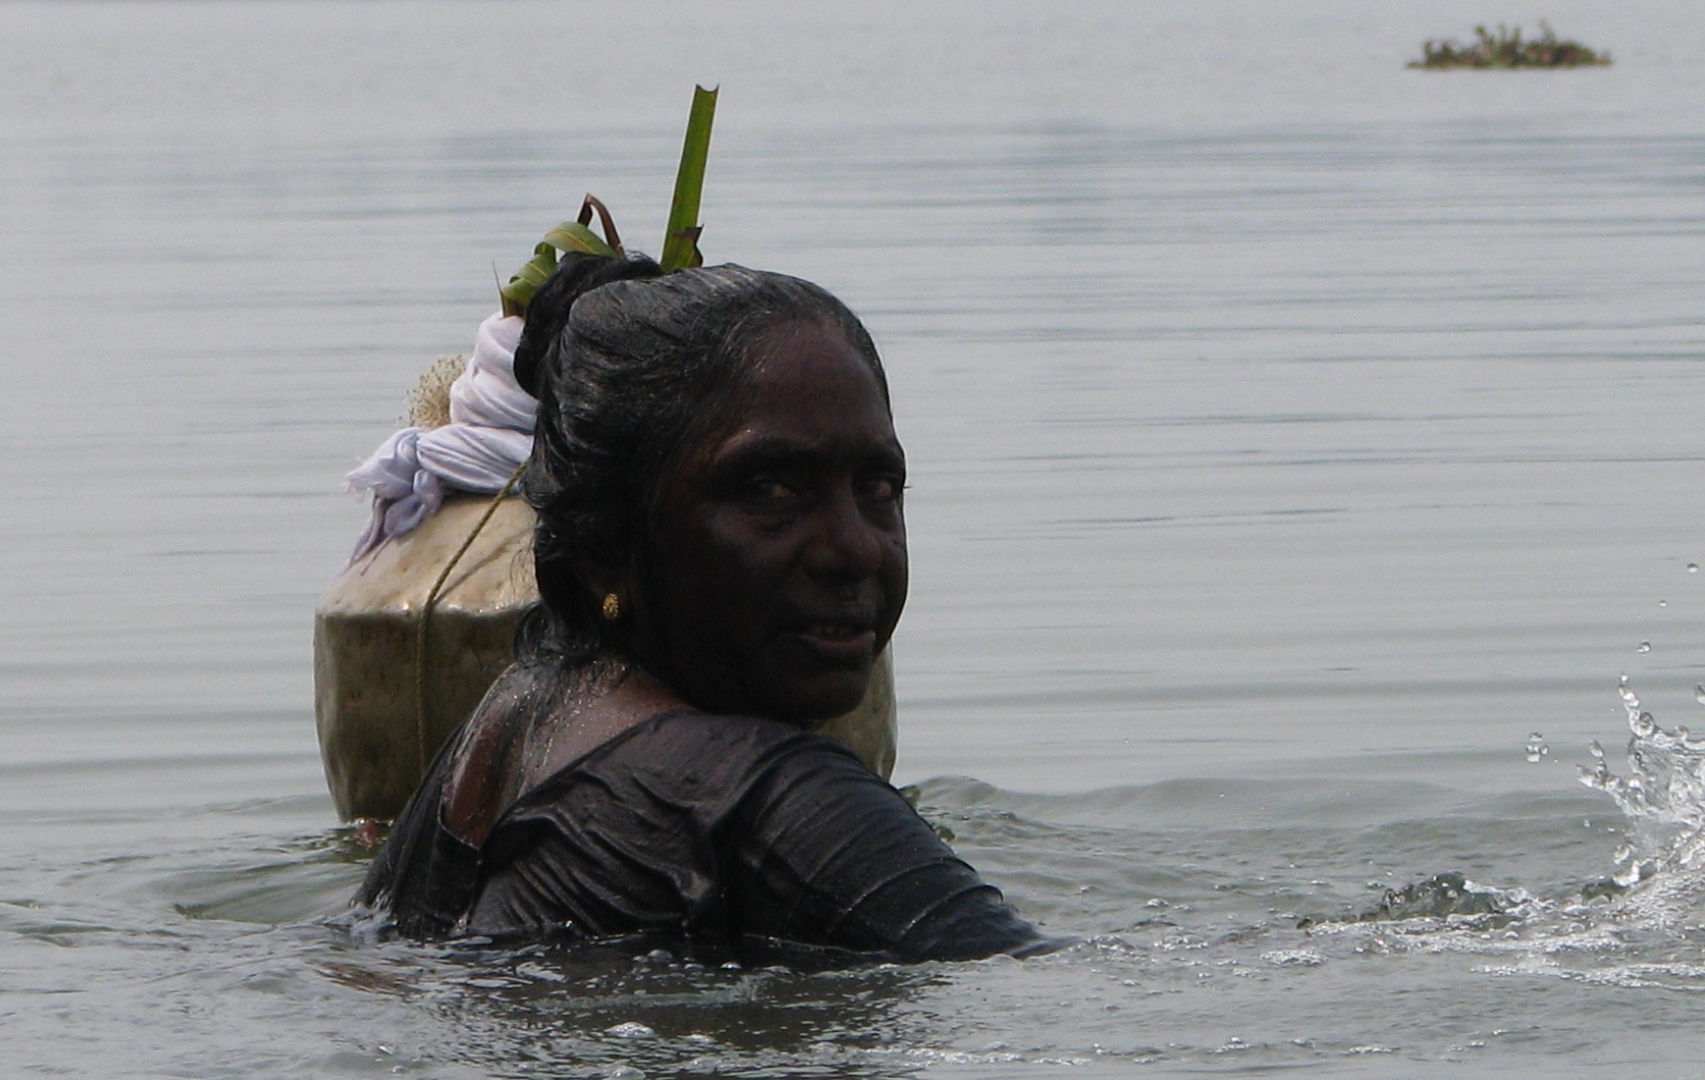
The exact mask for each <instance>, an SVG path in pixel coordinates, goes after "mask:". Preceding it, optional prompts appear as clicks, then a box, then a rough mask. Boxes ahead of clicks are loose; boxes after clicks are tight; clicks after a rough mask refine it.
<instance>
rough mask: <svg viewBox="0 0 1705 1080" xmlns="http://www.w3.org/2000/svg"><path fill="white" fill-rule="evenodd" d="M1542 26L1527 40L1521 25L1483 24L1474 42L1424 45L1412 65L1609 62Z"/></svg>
mask: <svg viewBox="0 0 1705 1080" xmlns="http://www.w3.org/2000/svg"><path fill="white" fill-rule="evenodd" d="M1539 29H1540V35H1539V37H1537V38H1534V39H1533V40H1531V41H1528V40H1524V39H1523V38H1522V36H1521V27H1519V26H1518V27H1515V28H1514V29H1511V28H1510V27H1507V26H1505V25H1504V24H1503V23H1499V24H1498V32H1497V33H1496V34H1493V33H1490V32H1489V31H1487V29H1486V28H1485V27H1484V26H1476V27H1475V28H1474V37H1475V39H1476V40H1475V41H1474V42H1473V43H1472V44H1469V45H1458V44H1457V43H1456V42H1454V41H1428V42H1427V43H1426V44H1424V45H1422V46H1421V52H1422V54H1423V55H1422V57H1421V59H1419V60H1411V61H1409V66H1410V67H1412V68H1428V69H1432V70H1443V69H1445V68H1567V67H1603V66H1605V65H1606V64H1609V63H1610V54H1609V53H1607V52H1594V51H1593V50H1591V49H1589V48H1587V47H1586V46H1585V45H1582V44H1580V43H1579V42H1574V41H1562V40H1559V39H1558V37H1557V34H1556V32H1555V31H1553V30H1552V29H1551V27H1550V26H1549V25H1547V24H1546V23H1545V22H1543V21H1542V22H1540V24H1539Z"/></svg>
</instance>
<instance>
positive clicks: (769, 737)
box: [357, 712, 1046, 960]
mask: <svg viewBox="0 0 1705 1080" xmlns="http://www.w3.org/2000/svg"><path fill="white" fill-rule="evenodd" d="M455 742H456V740H455V739H452V740H450V744H451V745H454V743H455ZM452 757H453V755H452V752H451V750H450V748H449V747H448V746H447V747H446V749H445V750H444V751H443V752H441V753H440V754H439V756H438V759H437V760H436V761H435V762H434V763H433V765H432V768H431V769H430V770H429V771H428V773H427V776H426V778H425V780H423V781H422V783H421V785H420V788H419V789H418V790H417V791H416V792H415V794H414V797H413V799H411V800H410V802H409V805H408V807H407V808H406V809H405V810H404V811H403V815H402V817H400V818H399V819H398V820H397V823H396V826H395V828H394V829H393V830H392V833H391V836H390V838H389V839H388V840H387V841H386V843H385V846H384V848H383V849H382V850H381V851H380V853H379V856H378V858H377V859H376V860H375V861H374V863H373V865H372V867H371V868H370V870H369V871H368V874H367V878H366V880H365V882H363V884H362V887H361V891H360V893H359V895H358V896H357V900H358V901H361V902H363V903H366V904H368V905H370V906H372V907H375V908H381V909H383V908H388V909H389V912H390V916H391V918H392V919H393V920H394V922H395V925H396V927H397V929H398V931H399V932H401V933H403V934H406V935H409V936H413V937H427V938H436V937H447V936H463V935H473V936H487V937H492V938H498V939H512V938H516V937H526V938H541V937H550V936H559V935H564V934H566V935H569V936H572V937H589V938H598V937H607V936H616V935H628V934H634V933H641V932H645V931H661V932H664V933H666V934H671V935H681V936H684V937H686V938H688V939H691V940H698V941H704V942H707V943H717V944H723V945H728V946H733V947H736V948H738V947H739V946H740V945H741V943H742V942H743V941H750V940H751V939H759V940H770V941H780V942H791V943H800V944H805V945H813V946H826V947H830V948H834V949H844V950H850V951H853V952H858V953H872V954H879V955H883V956H887V957H891V958H895V959H901V960H922V959H969V958H975V957H982V956H989V955H992V954H994V953H999V952H1008V953H1014V954H1023V953H1026V952H1031V951H1038V950H1040V949H1042V948H1045V947H1046V943H1045V941H1044V939H1042V938H1041V937H1040V936H1039V935H1038V934H1037V932H1036V930H1035V928H1033V927H1032V926H1031V925H1030V924H1029V923H1027V922H1025V921H1024V920H1022V919H1020V918H1019V917H1018V916H1017V915H1016V914H1015V913H1014V912H1013V910H1012V909H1011V908H1010V907H1009V906H1008V905H1007V904H1006V902H1005V900H1003V899H1002V897H1001V894H1000V892H999V890H997V889H995V888H994V887H993V886H991V885H989V884H987V883H985V882H984V881H983V880H982V879H981V878H980V877H978V876H977V872H976V871H975V870H973V869H972V868H971V867H970V866H968V865H967V864H966V863H965V862H964V861H962V860H961V859H959V858H958V857H957V856H955V855H954V854H953V852H952V851H951V850H950V849H949V848H948V847H947V845H946V844H944V843H943V842H942V841H941V839H940V837H938V836H937V835H936V833H935V830H933V829H932V828H930V826H929V824H928V823H926V822H925V821H924V820H923V819H922V818H920V817H918V815H917V813H916V812H914V811H913V810H912V808H911V807H910V806H908V805H907V804H906V802H905V800H904V799H902V798H901V797H900V794H899V793H898V792H897V791H895V790H894V789H893V788H892V787H890V786H889V785H888V784H887V783H885V782H884V781H883V780H882V779H881V778H880V777H878V776H877V775H876V774H875V773H872V772H871V771H870V770H869V769H867V768H866V767H865V766H864V765H863V764H862V763H861V762H860V761H859V760H858V759H857V758H856V757H855V756H853V754H852V753H851V752H850V751H849V750H847V749H846V748H845V747H843V746H841V745H840V744H838V743H835V742H833V741H831V740H829V739H826V738H822V737H820V736H816V735H810V734H807V733H804V732H802V731H800V730H799V729H797V728H794V727H790V726H788V725H786V724H781V723H777V722H775V721H770V720H760V719H754V718H751V717H729V716H709V715H706V714H703V713H697V712H675V713H666V714H664V715H661V716H657V717H654V718H652V719H650V720H648V721H646V722H644V723H642V724H639V725H637V726H636V727H633V728H631V729H629V730H628V731H625V732H623V733H622V734H621V735H618V736H617V737H615V738H614V739H611V740H610V741H609V742H607V743H605V744H604V745H602V746H600V747H599V748H597V749H596V750H593V751H592V752H591V753H589V754H587V755H586V756H585V757H582V758H581V759H580V760H578V761H576V762H574V763H573V764H570V765H568V766H566V767H565V768H563V769H562V770H561V771H560V772H558V773H556V774H555V775H553V776H552V777H550V779H548V780H546V781H545V782H544V783H542V784H540V785H539V786H538V787H537V788H535V789H533V790H532V791H530V792H528V793H527V794H525V795H523V796H522V797H521V798H520V799H518V800H516V802H515V803H514V804H513V805H512V806H510V807H509V809H508V810H507V811H505V812H504V814H503V815H502V816H501V817H500V818H499V819H498V821H497V823H496V825H495V826H494V827H493V828H492V830H491V833H490V835H489V836H488V837H487V838H486V840H485V842H484V843H483V844H482V845H481V846H480V847H478V848H475V847H473V846H472V845H470V844H467V843H466V842H464V841H462V840H461V839H459V838H458V837H456V836H455V835H453V834H452V833H451V832H450V831H449V830H448V829H446V828H445V827H444V825H443V823H442V812H441V806H442V803H443V795H444V784H445V779H446V777H447V776H448V774H449V770H450V765H451V761H452Z"/></svg>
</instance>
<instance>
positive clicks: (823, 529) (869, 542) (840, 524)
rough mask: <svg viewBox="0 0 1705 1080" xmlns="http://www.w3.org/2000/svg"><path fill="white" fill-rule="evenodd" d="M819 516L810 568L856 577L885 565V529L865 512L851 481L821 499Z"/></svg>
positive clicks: (808, 556) (871, 573) (808, 562)
mask: <svg viewBox="0 0 1705 1080" xmlns="http://www.w3.org/2000/svg"><path fill="white" fill-rule="evenodd" d="M817 517H818V521H817V522H816V529H815V535H814V536H813V537H812V542H811V548H810V550H809V551H808V552H807V553H806V566H807V568H808V569H810V570H811V572H812V573H815V574H822V575H825V576H833V577H839V578H844V579H848V580H855V581H856V580H862V579H864V578H869V577H874V576H875V575H876V572H877V571H878V570H880V569H881V568H882V550H883V536H882V530H881V529H880V528H878V527H877V526H876V525H875V524H874V523H873V522H871V521H870V520H869V519H868V518H867V517H866V516H865V514H864V510H863V508H862V507H861V506H860V505H859V500H858V497H857V495H856V494H855V493H854V492H853V488H852V485H851V484H847V485H844V486H843V487H840V488H838V489H837V490H836V491H835V493H834V494H833V496H832V497H830V498H827V499H824V500H823V501H822V502H821V503H819V504H818V514H817Z"/></svg>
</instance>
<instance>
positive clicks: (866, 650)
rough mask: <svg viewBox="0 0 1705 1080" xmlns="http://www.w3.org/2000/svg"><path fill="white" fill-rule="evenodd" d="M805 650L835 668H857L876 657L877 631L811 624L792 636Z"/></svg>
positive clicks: (849, 625) (861, 626)
mask: <svg viewBox="0 0 1705 1080" xmlns="http://www.w3.org/2000/svg"><path fill="white" fill-rule="evenodd" d="M793 638H794V640H795V641H798V642H799V643H800V644H801V645H804V646H805V648H806V650H807V651H808V652H810V653H812V654H814V655H816V656H817V657H819V658H820V659H822V660H826V661H828V662H829V663H832V664H834V665H835V666H837V667H856V666H857V665H859V664H863V663H866V662H868V661H869V660H870V659H871V658H872V657H874V656H875V655H876V631H875V630H873V629H871V628H870V627H869V626H868V625H864V624H859V623H833V622H823V623H811V624H808V625H806V626H802V627H800V628H799V629H798V630H795V631H794V632H793Z"/></svg>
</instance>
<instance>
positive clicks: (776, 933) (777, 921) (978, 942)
mask: <svg viewBox="0 0 1705 1080" xmlns="http://www.w3.org/2000/svg"><path fill="white" fill-rule="evenodd" d="M813 743H814V745H804V746H794V747H791V748H790V750H791V752H788V753H784V754H781V755H779V756H778V760H776V761H775V762H774V763H773V764H772V765H771V766H770V767H769V768H768V769H767V770H766V771H765V773H764V775H763V779H762V780H761V781H760V782H759V783H758V784H756V785H755V786H754V787H753V789H752V791H751V792H750V794H749V795H748V796H747V798H746V799H745V800H744V801H743V803H742V806H741V808H740V812H739V813H738V814H737V815H736V817H735V819H734V820H733V822H732V823H731V824H732V829H733V833H734V835H735V836H736V837H737V840H736V843H735V845H734V847H735V857H734V863H735V865H734V867H732V868H731V869H732V870H733V871H734V872H733V874H732V880H731V882H730V885H731V892H734V893H736V894H737V895H732V896H731V897H730V902H729V906H730V909H731V910H733V911H736V912H738V913H739V918H740V923H741V928H742V930H743V931H744V932H745V933H746V934H749V935H753V934H755V935H758V936H760V937H768V938H775V939H779V940H782V941H797V942H804V943H809V944H817V945H827V946H833V947H836V948H842V949H848V950H852V951H855V952H874V953H881V954H884V955H888V956H892V957H895V958H897V959H902V960H964V959H975V958H979V957H984V956H991V955H993V954H995V953H1002V952H1005V953H1013V954H1015V955H1022V954H1025V953H1028V952H1033V951H1040V950H1042V949H1045V948H1047V947H1049V943H1048V942H1047V941H1046V940H1045V939H1044V938H1042V936H1041V935H1040V934H1038V933H1037V931H1036V929H1035V928H1034V927H1033V926H1031V925H1030V924H1029V923H1027V922H1025V921H1024V920H1023V919H1021V918H1019V917H1018V915H1017V914H1016V913H1015V912H1014V911H1013V910H1012V908H1011V907H1010V906H1009V905H1008V904H1007V903H1006V901H1005V899H1004V898H1002V896H1001V893H1000V890H998V889H996V888H995V887H994V886H992V885H990V884H988V883H987V882H985V881H984V880H983V879H982V878H981V877H979V876H978V874H977V872H976V871H975V870H973V869H972V868H971V867H970V866H969V865H968V864H967V863H966V862H965V861H964V860H962V859H960V858H959V857H958V856H956V855H954V854H953V851H952V849H950V848H949V847H948V846H947V845H946V844H945V843H943V842H942V840H941V838H940V837H939V836H938V835H936V832H935V830H934V829H933V828H931V827H930V825H929V824H928V823H927V822H926V821H924V820H923V819H922V818H921V817H919V816H918V814H917V812H916V811H914V810H913V809H912V808H911V807H910V806H909V805H907V804H906V801H905V800H904V799H903V798H901V796H900V793H899V792H897V791H895V790H894V788H892V787H891V786H889V785H888V784H887V783H886V782H884V781H883V780H882V779H881V778H880V777H878V776H877V775H876V774H874V773H872V772H871V771H870V770H869V769H867V768H865V766H864V765H863V764H862V763H860V762H859V761H858V760H857V759H856V758H855V757H853V756H852V755H851V754H850V753H845V752H842V751H841V750H840V749H839V748H838V747H830V746H828V745H826V744H825V743H823V741H822V740H813Z"/></svg>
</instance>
